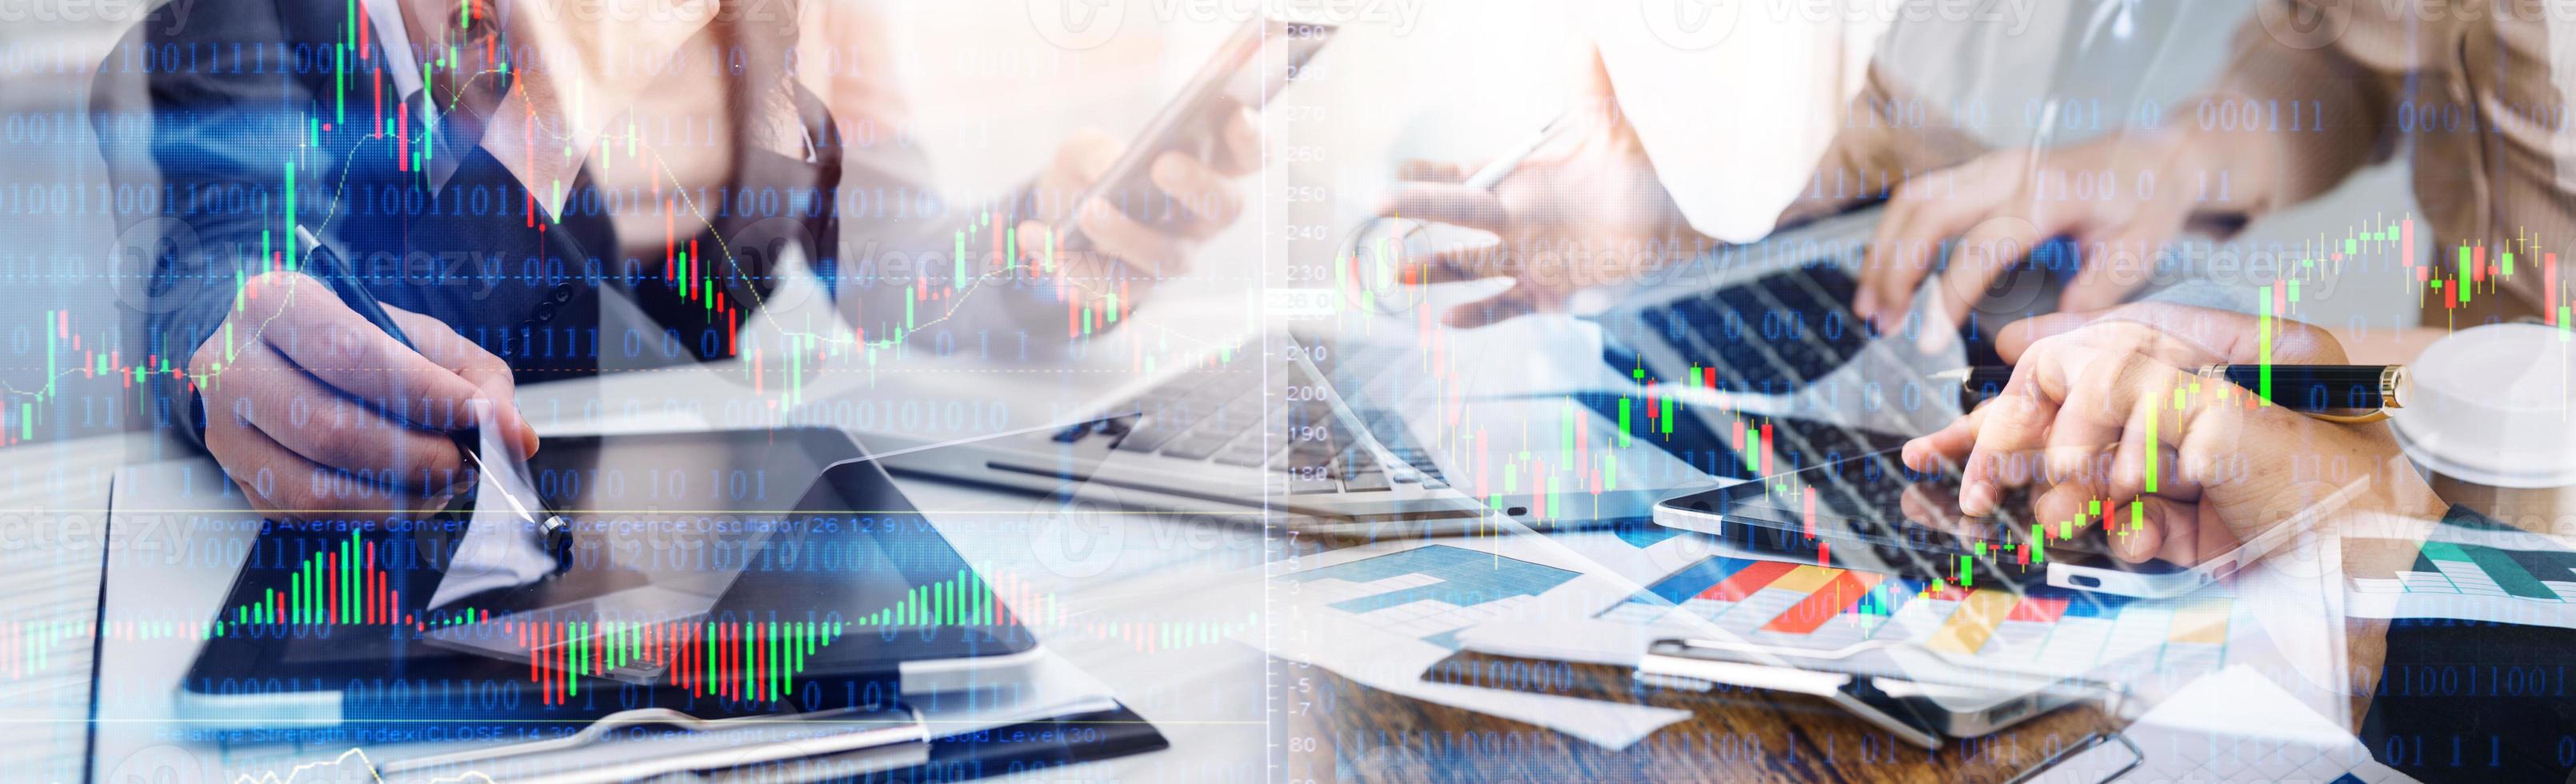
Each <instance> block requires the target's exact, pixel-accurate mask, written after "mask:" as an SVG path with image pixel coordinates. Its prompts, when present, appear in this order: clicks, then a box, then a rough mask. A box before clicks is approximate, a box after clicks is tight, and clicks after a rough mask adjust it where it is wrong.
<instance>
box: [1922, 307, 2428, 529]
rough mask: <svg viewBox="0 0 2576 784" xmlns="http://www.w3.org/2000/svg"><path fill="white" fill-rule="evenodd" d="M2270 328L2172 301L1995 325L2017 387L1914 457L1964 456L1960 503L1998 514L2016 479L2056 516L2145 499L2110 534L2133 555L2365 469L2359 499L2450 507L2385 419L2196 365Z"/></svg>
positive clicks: (2330, 342)
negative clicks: (2361, 421) (2298, 409)
mask: <svg viewBox="0 0 2576 784" xmlns="http://www.w3.org/2000/svg"><path fill="white" fill-rule="evenodd" d="M2273 323H2274V325H2275V329H2276V333H2275V334H2274V335H2273V337H2272V340H2271V350H2272V355H2271V356H2272V361H2274V362H2279V363H2285V364H2340V363H2342V362H2343V361H2344V353H2343V349H2342V347H2341V346H2340V345H2338V344H2337V343H2336V342H2335V340H2334V338H2332V337H2331V336H2329V335H2327V334H2326V333H2325V331H2324V330H2321V329H2317V328H2314V327H2310V326H2308V325H2305V324H2301V323H2298V322H2294V321H2287V320H2275V321H2274V322H2273ZM2257 329H2258V323H2257V320H2256V319H2255V318H2254V317H2251V316H2246V315H2244V314H2240V313H2230V312H2224V311H2215V310H2207V309H2202V308H2192V307H2184V306H2179V305H2168V304H2162V303H2143V304H2137V305H2129V306H2126V307H2122V308H2118V309H2115V310H2111V311H2107V312H2101V313H2080V314H2079V313H2064V314H2052V315H2048V316H2042V317H2039V318H2034V319H2028V320H2024V321H2021V322H2017V323H2014V324H2012V325H2010V326H2008V327H2006V328H2005V329H2004V330H2003V332H2002V334H2001V335H1999V336H1998V337H1997V339H1996V350H1997V351H1998V352H1999V353H2001V354H2002V355H2003V357H2004V359H2005V360H2007V361H2010V362H2012V363H2013V377H2012V381H2011V382H2010V383H2008V384H2007V385H2006V386H2005V388H2004V390H2003V393H2002V394H2001V395H1999V396H1997V397H1996V398H1995V399H1993V400H1989V401H1987V402H1986V403H1985V404H1984V405H1982V406H1980V407H1978V408H1977V409H1976V410H1975V411H1973V412H1970V413H1969V414H1968V415H1966V416H1963V417H1961V418H1959V419H1958V420H1957V421H1955V422H1952V423H1951V424H1950V426H1948V427H1946V428H1943V429H1941V430H1940V431H1938V432H1935V433H1932V434H1930V435H1927V436H1923V437H1921V438H1917V439H1914V440H1912V441H1909V442H1907V443H1906V445H1905V448H1904V452H1903V458H1904V461H1905V464H1906V465H1907V466H1909V467H1912V468H1915V469H1916V470H1923V471H1929V470H1933V469H1935V468H1937V467H1938V464H1939V462H1940V461H1942V460H1948V461H1952V462H1953V463H1955V464H1957V465H1959V466H1960V474H1961V477H1960V482H1961V484H1960V488H1961V489H1960V494H1959V507H1960V510H1961V511H1962V512H1964V513H1966V514H1969V515H1975V516H1982V515H1989V514H1992V513H1994V512H1995V511H1996V508H1997V506H1998V505H1999V504H2000V499H2001V498H2002V497H2003V496H2002V490H2003V488H2005V487H2019V486H2029V487H2032V488H2033V489H2034V491H2035V492H2034V495H2033V498H2032V500H2031V510H2030V511H2031V515H2032V519H2034V520H2036V521H2040V522H2043V523H2050V522H2056V521H2062V520H2078V519H2083V518H2084V516H2085V513H2086V511H2087V502H2088V501H2092V500H2100V501H2101V502H2102V508H2103V510H2104V511H2105V513H2106V514H2110V513H2111V510H2113V509H2120V508H2125V507H2127V506H2128V505H2129V502H2130V501H2132V500H2136V501H2140V502H2141V507H2140V509H2141V513H2142V520H2143V526H2142V527H2140V528H2138V529H2137V530H2127V531H2120V532H2118V533H2117V534H2116V535H2115V536H2113V537H2112V544H2111V549H2112V553H2113V555H2115V556H2117V557H2119V558H2121V559H2123V560H2127V561H2131V562H2139V561H2146V560H2149V559H2158V558H2160V559H2163V560H2166V561H2169V562H2173V563H2180V564H2190V563H2197V562H2198V561H2200V560H2202V559H2205V558H2209V557H2213V556H2217V555H2220V554H2223V553H2225V552H2227V551H2228V550H2229V549H2231V548H2232V547H2233V545H2234V544H2235V543H2236V542H2240V541H2245V540H2246V539H2247V538H2250V537H2251V536H2253V535H2255V534H2258V533H2261V532H2262V531H2264V530H2265V529H2267V528H2269V527H2270V526H2271V525H2272V524H2274V523H2277V522H2280V521H2281V520H2282V519H2284V518H2287V517H2289V516H2291V515H2292V514H2294V513H2296V512H2298V511H2300V510H2302V509H2303V507H2304V506H2305V505H2306V504H2309V503H2313V502H2314V501H2316V500H2317V499H2319V498H2322V497H2324V496H2326V495H2328V494H2330V493H2334V492H2337V491H2338V490H2340V489H2341V488H2342V487H2344V486H2347V485H2349V484H2351V483H2354V482H2356V481H2359V480H2361V479H2365V478H2366V479H2367V481H2368V485H2367V486H2366V487H2365V488H2363V489H2362V490H2361V492H2360V494H2359V495H2358V496H2357V497H2355V498H2353V499H2352V500H2350V501H2348V502H2347V503H2346V506H2345V509H2347V510H2349V512H2351V513H2353V514H2368V513H2378V514H2386V515H2394V516H2399V517H2408V518H2413V519H2423V520H2431V519H2439V518H2440V517H2441V516H2442V514H2443V512H2444V510H2445V507H2444V506H2443V505H2442V504H2441V502H2440V500H2439V499H2437V498H2435V497H2434V496H2433V494H2432V490H2431V488H2430V487H2429V486H2427V485H2426V484H2425V483H2424V481H2423V479H2422V478H2421V477H2419V476H2418V475H2417V474H2416V473H2415V472H2414V471H2413V470H2412V468H2411V467H2410V466H2408V465H2407V463H2406V460H2405V457H2404V455H2403V454H2402V453H2400V452H2399V451H2398V447H2397V444H2396V441H2395V439H2394V438H2392V437H2391V436H2390V435H2389V433H2388V429H2387V428H2386V427H2384V426H2382V425H2378V424H2367V425H2351V424H2336V423H2329V422H2324V421H2320V420H2316V419H2310V418H2308V417H2305V416H2302V415H2300V414H2297V413H2293V412H2291V411H2290V410H2288V409H2285V408H2282V407H2280V406H2269V405H2265V406H2249V405H2248V403H2249V402H2250V401H2252V400H2255V399H2256V398H2255V397H2254V395H2253V393H2252V392H2250V391H2247V390H2244V389H2241V388H2239V387H2236V386H2234V385H2231V384H2228V383H2226V382H2223V381H2208V380H2203V379H2201V378H2200V377H2198V376H2196V375H2194V374H2193V369H2195V368H2197V367H2199V366H2201V365H2205V364H2210V363H2216V362H2253V361H2257V360H2259V359H2260V358H2261V354H2260V350H2259V340H2260V338H2259V333H2258V332H2257ZM2195 387H2196V388H2197V391H2196V392H2195V391H2192V390H2193V389H2194V388H2195ZM2150 460H2153V461H2154V469H2153V471H2152V472H2150V469H2149V461H2150ZM2151 477H2152V479H2151Z"/></svg>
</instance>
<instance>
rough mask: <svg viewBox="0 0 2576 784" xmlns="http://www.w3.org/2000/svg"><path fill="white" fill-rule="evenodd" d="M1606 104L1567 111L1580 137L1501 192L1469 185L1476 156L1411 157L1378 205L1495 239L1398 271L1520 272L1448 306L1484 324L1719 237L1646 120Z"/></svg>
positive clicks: (1409, 276)
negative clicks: (1680, 190)
mask: <svg viewBox="0 0 2576 784" xmlns="http://www.w3.org/2000/svg"><path fill="white" fill-rule="evenodd" d="M1603 114H1605V113H1593V115H1594V116H1588V117H1587V116H1581V115H1576V116H1569V117H1567V118H1566V119H1564V120H1560V122H1581V123H1585V124H1586V125H1585V127H1582V128H1578V129H1576V130H1575V131H1574V133H1576V134H1577V135H1578V137H1579V139H1580V141H1579V142H1577V143H1576V144H1574V145H1573V146H1571V148H1569V149H1565V150H1560V151H1553V152H1550V151H1541V152H1539V153H1537V154H1533V155H1532V156H1531V157H1530V158H1529V159H1528V160H1525V161H1523V162H1522V164H1521V165H1520V167H1519V168H1518V169H1517V170H1515V171H1514V172H1513V174H1512V175H1511V176H1510V177H1507V178H1504V179H1503V181H1502V182H1501V183H1500V184H1499V185H1497V186H1496V187H1495V188H1494V189H1493V190H1491V191H1487V190H1481V189H1477V188H1472V187H1468V186H1467V185H1465V184H1464V181H1465V179H1466V178H1467V177H1468V176H1469V175H1470V173H1471V172H1472V171H1474V169H1475V168H1476V167H1474V166H1461V165H1457V164H1446V163H1433V162H1427V161H1413V162H1408V163H1406V164H1405V165H1404V167H1403V169H1402V170H1401V171H1400V172H1398V176H1399V177H1401V178H1402V179H1403V180H1405V184H1404V185H1403V186H1402V187H1401V188H1399V189H1398V190H1396V191H1395V193H1393V194H1392V195H1390V196H1389V197H1388V198H1387V199H1386V201H1385V202H1383V203H1382V204H1381V205H1380V206H1379V207H1378V210H1377V212H1378V214H1380V215H1386V216H1401V217H1405V218H1413V219H1419V220H1429V221H1438V222H1441V223H1448V224H1454V225H1458V226H1464V227H1467V228H1472V229H1479V230H1483V231H1486V232H1490V233H1492V234H1493V235H1495V238H1496V239H1495V241H1493V242H1487V243H1478V244H1472V245H1464V246H1458V247H1448V248H1442V249H1439V250H1436V251H1433V252H1431V253H1429V254H1424V255H1421V256H1417V257H1411V258H1406V259H1404V260H1403V261H1404V263H1403V266H1402V268H1401V269H1400V270H1399V272H1398V273H1397V278H1398V279H1399V280H1402V281H1405V282H1406V283H1408V284H1414V285H1422V284H1431V283H1446V282H1452V281H1468V280H1480V279H1484V278H1495V277H1503V278H1511V279H1512V280H1513V283H1514V285H1513V286H1512V287H1511V288H1510V289H1507V290H1505V291H1503V292H1502V293H1500V294H1496V295H1494V296H1492V297H1488V298H1485V299H1483V300H1479V301H1476V302H1470V303H1466V304H1462V305H1458V306H1455V307H1452V308H1450V309H1449V312H1448V313H1447V314H1445V315H1444V316H1443V317H1442V321H1443V322H1444V323H1447V324H1448V325H1450V326H1453V327H1480V326H1485V325H1487V324H1492V323H1495V322H1499V321H1503V320H1506V319H1511V318H1515V317H1518V316H1522V315H1526V314H1530V313H1537V312H1550V311H1557V310H1562V309H1563V308H1564V306H1565V303H1566V300H1567V299H1568V298H1570V297H1572V296H1573V295H1574V294H1575V292H1578V291H1581V290H1583V289H1585V288H1589V287H1593V286H1604V285H1618V284H1624V283H1629V282H1633V281H1635V280H1637V279H1639V278H1640V277H1642V276H1645V275H1647V274H1649V273H1652V272H1654V271H1656V270H1659V269H1662V268H1663V267H1665V266H1667V265H1669V264H1672V263H1674V262H1677V261H1681V260H1684V259H1687V258H1690V257H1691V256H1693V255H1696V254H1698V253H1702V252H1706V251H1707V250H1708V249H1709V248H1710V247H1711V246H1713V245H1714V244H1715V243H1714V241H1712V240H1710V239H1709V238H1708V237H1706V236H1704V235H1701V234H1700V233H1699V232H1698V231H1696V230H1694V229H1692V228H1691V225H1690V220H1689V218H1687V217H1686V216H1684V215H1683V214H1682V210H1681V205H1679V204H1677V203H1675V202H1674V201H1673V197H1672V194H1671V193H1670V192H1668V191H1666V190H1664V186H1663V181H1662V180H1660V179H1658V178H1657V177H1656V175H1655V169H1654V164H1653V163H1652V162H1651V161H1649V160H1647V158H1646V151H1645V145H1644V143H1643V142H1641V141H1639V140H1638V138H1637V135H1636V132H1635V130H1634V129H1632V128H1630V127H1629V126H1628V125H1627V123H1625V122H1624V121H1621V120H1619V119H1617V118H1615V117H1611V116H1601V115H1603Z"/></svg>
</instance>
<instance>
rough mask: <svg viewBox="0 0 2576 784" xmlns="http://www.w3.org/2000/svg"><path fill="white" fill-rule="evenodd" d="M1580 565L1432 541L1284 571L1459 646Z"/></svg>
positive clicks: (1401, 626) (1398, 625)
mask: <svg viewBox="0 0 2576 784" xmlns="http://www.w3.org/2000/svg"><path fill="white" fill-rule="evenodd" d="M1578 576H1581V575H1580V573H1577V572H1572V571H1568V570H1564V569H1558V568H1556V567H1553V566H1542V565H1539V564H1534V563H1530V562H1528V561H1522V560H1517V559H1512V558H1503V557H1500V556H1496V555H1494V554H1493V553H1480V552H1476V551H1474V550H1468V549H1463V548H1458V547H1450V546H1448V545H1432V546H1430V547H1421V548H1416V549H1412V550H1406V551H1404V552H1400V553H1389V554H1386V555H1380V556H1375V557H1370V558H1363V559H1360V560H1357V561H1352V562H1350V563H1343V564H1334V565H1332V566H1326V567H1322V568H1318V569H1313V570H1309V571H1306V572H1301V573H1299V574H1296V575H1292V576H1289V577H1286V578H1283V579H1285V580H1287V581H1288V582H1292V583H1297V584H1299V587H1300V590H1302V591H1305V592H1311V593H1315V594H1317V595H1319V596H1320V597H1321V602H1320V603H1321V604H1323V605H1324V606H1325V607H1327V608H1330V609H1333V610H1338V611H1341V612H1346V613H1350V614H1352V615H1356V616H1359V617H1360V618H1361V619H1362V620H1365V621H1367V622H1369V623H1370V624H1372V625H1374V626H1377V627H1378V628H1381V629H1385V630H1387V631H1389V632H1394V633H1398V634H1404V635H1406V636H1410V637H1414V638H1417V639H1420V640H1422V641H1423V642H1427V643H1431V644H1433V645H1438V646H1441V647H1444V648H1449V649H1452V650H1455V649H1457V648H1458V639H1457V636H1458V632H1459V630H1462V629H1465V628H1467V627H1469V626H1474V625H1476V624H1479V623H1484V622H1485V621H1488V620H1491V619H1494V618H1497V617H1501V616H1504V615H1508V614H1510V613H1511V612H1512V611H1513V610H1515V609H1518V608H1521V607H1525V606H1527V605H1528V604H1529V603H1530V602H1533V601H1536V600H1537V599H1538V595H1539V594H1543V593H1546V592H1548V590H1549V589H1552V588H1555V587H1557V586H1559V585H1564V584H1565V583H1566V582H1567V581H1569V580H1572V579H1574V578H1576V577H1578Z"/></svg>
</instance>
